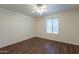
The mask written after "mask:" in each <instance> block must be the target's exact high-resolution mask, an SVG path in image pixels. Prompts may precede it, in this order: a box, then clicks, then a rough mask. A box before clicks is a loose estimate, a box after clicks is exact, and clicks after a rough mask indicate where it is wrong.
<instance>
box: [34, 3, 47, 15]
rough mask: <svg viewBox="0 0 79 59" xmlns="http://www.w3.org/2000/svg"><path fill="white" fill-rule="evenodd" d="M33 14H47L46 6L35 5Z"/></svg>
mask: <svg viewBox="0 0 79 59" xmlns="http://www.w3.org/2000/svg"><path fill="white" fill-rule="evenodd" d="M33 8H34V10H33V13H38V14H39V15H42V14H43V13H47V12H48V11H47V6H46V5H43V4H36V5H34V7H33Z"/></svg>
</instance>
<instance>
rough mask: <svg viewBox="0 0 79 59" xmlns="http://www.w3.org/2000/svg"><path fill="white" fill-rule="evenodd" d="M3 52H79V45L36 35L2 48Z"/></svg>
mask: <svg viewBox="0 0 79 59" xmlns="http://www.w3.org/2000/svg"><path fill="white" fill-rule="evenodd" d="M0 53H1V54H79V46H76V45H72V44H67V43H63V42H58V41H53V40H47V39H43V38H38V37H34V38H31V39H28V40H25V41H22V42H19V43H16V44H13V45H10V46H7V47H3V48H0Z"/></svg>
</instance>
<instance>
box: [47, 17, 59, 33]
mask: <svg viewBox="0 0 79 59" xmlns="http://www.w3.org/2000/svg"><path fill="white" fill-rule="evenodd" d="M49 19H51V20H52V32H51V33H49V32H48V31H47V20H49ZM53 19H58V29H57V30H58V31H57V32H53ZM46 33H49V34H59V18H58V17H55V18H47V19H46Z"/></svg>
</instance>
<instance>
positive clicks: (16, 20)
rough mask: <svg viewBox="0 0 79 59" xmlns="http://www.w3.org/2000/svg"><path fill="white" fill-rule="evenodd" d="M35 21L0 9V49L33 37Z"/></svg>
mask: <svg viewBox="0 0 79 59" xmlns="http://www.w3.org/2000/svg"><path fill="white" fill-rule="evenodd" d="M34 22H35V20H34V19H33V18H32V17H30V16H27V15H23V14H20V13H16V12H12V11H9V10H6V9H1V8H0V47H4V46H7V45H10V44H13V43H16V42H19V41H23V40H25V39H28V38H31V37H34V30H35V28H34V26H35V23H34Z"/></svg>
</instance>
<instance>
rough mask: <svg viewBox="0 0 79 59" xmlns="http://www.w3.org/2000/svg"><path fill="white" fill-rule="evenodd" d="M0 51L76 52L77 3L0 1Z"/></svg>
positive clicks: (78, 50) (78, 51) (78, 43)
mask: <svg viewBox="0 0 79 59" xmlns="http://www.w3.org/2000/svg"><path fill="white" fill-rule="evenodd" d="M0 54H79V4H0Z"/></svg>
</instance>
